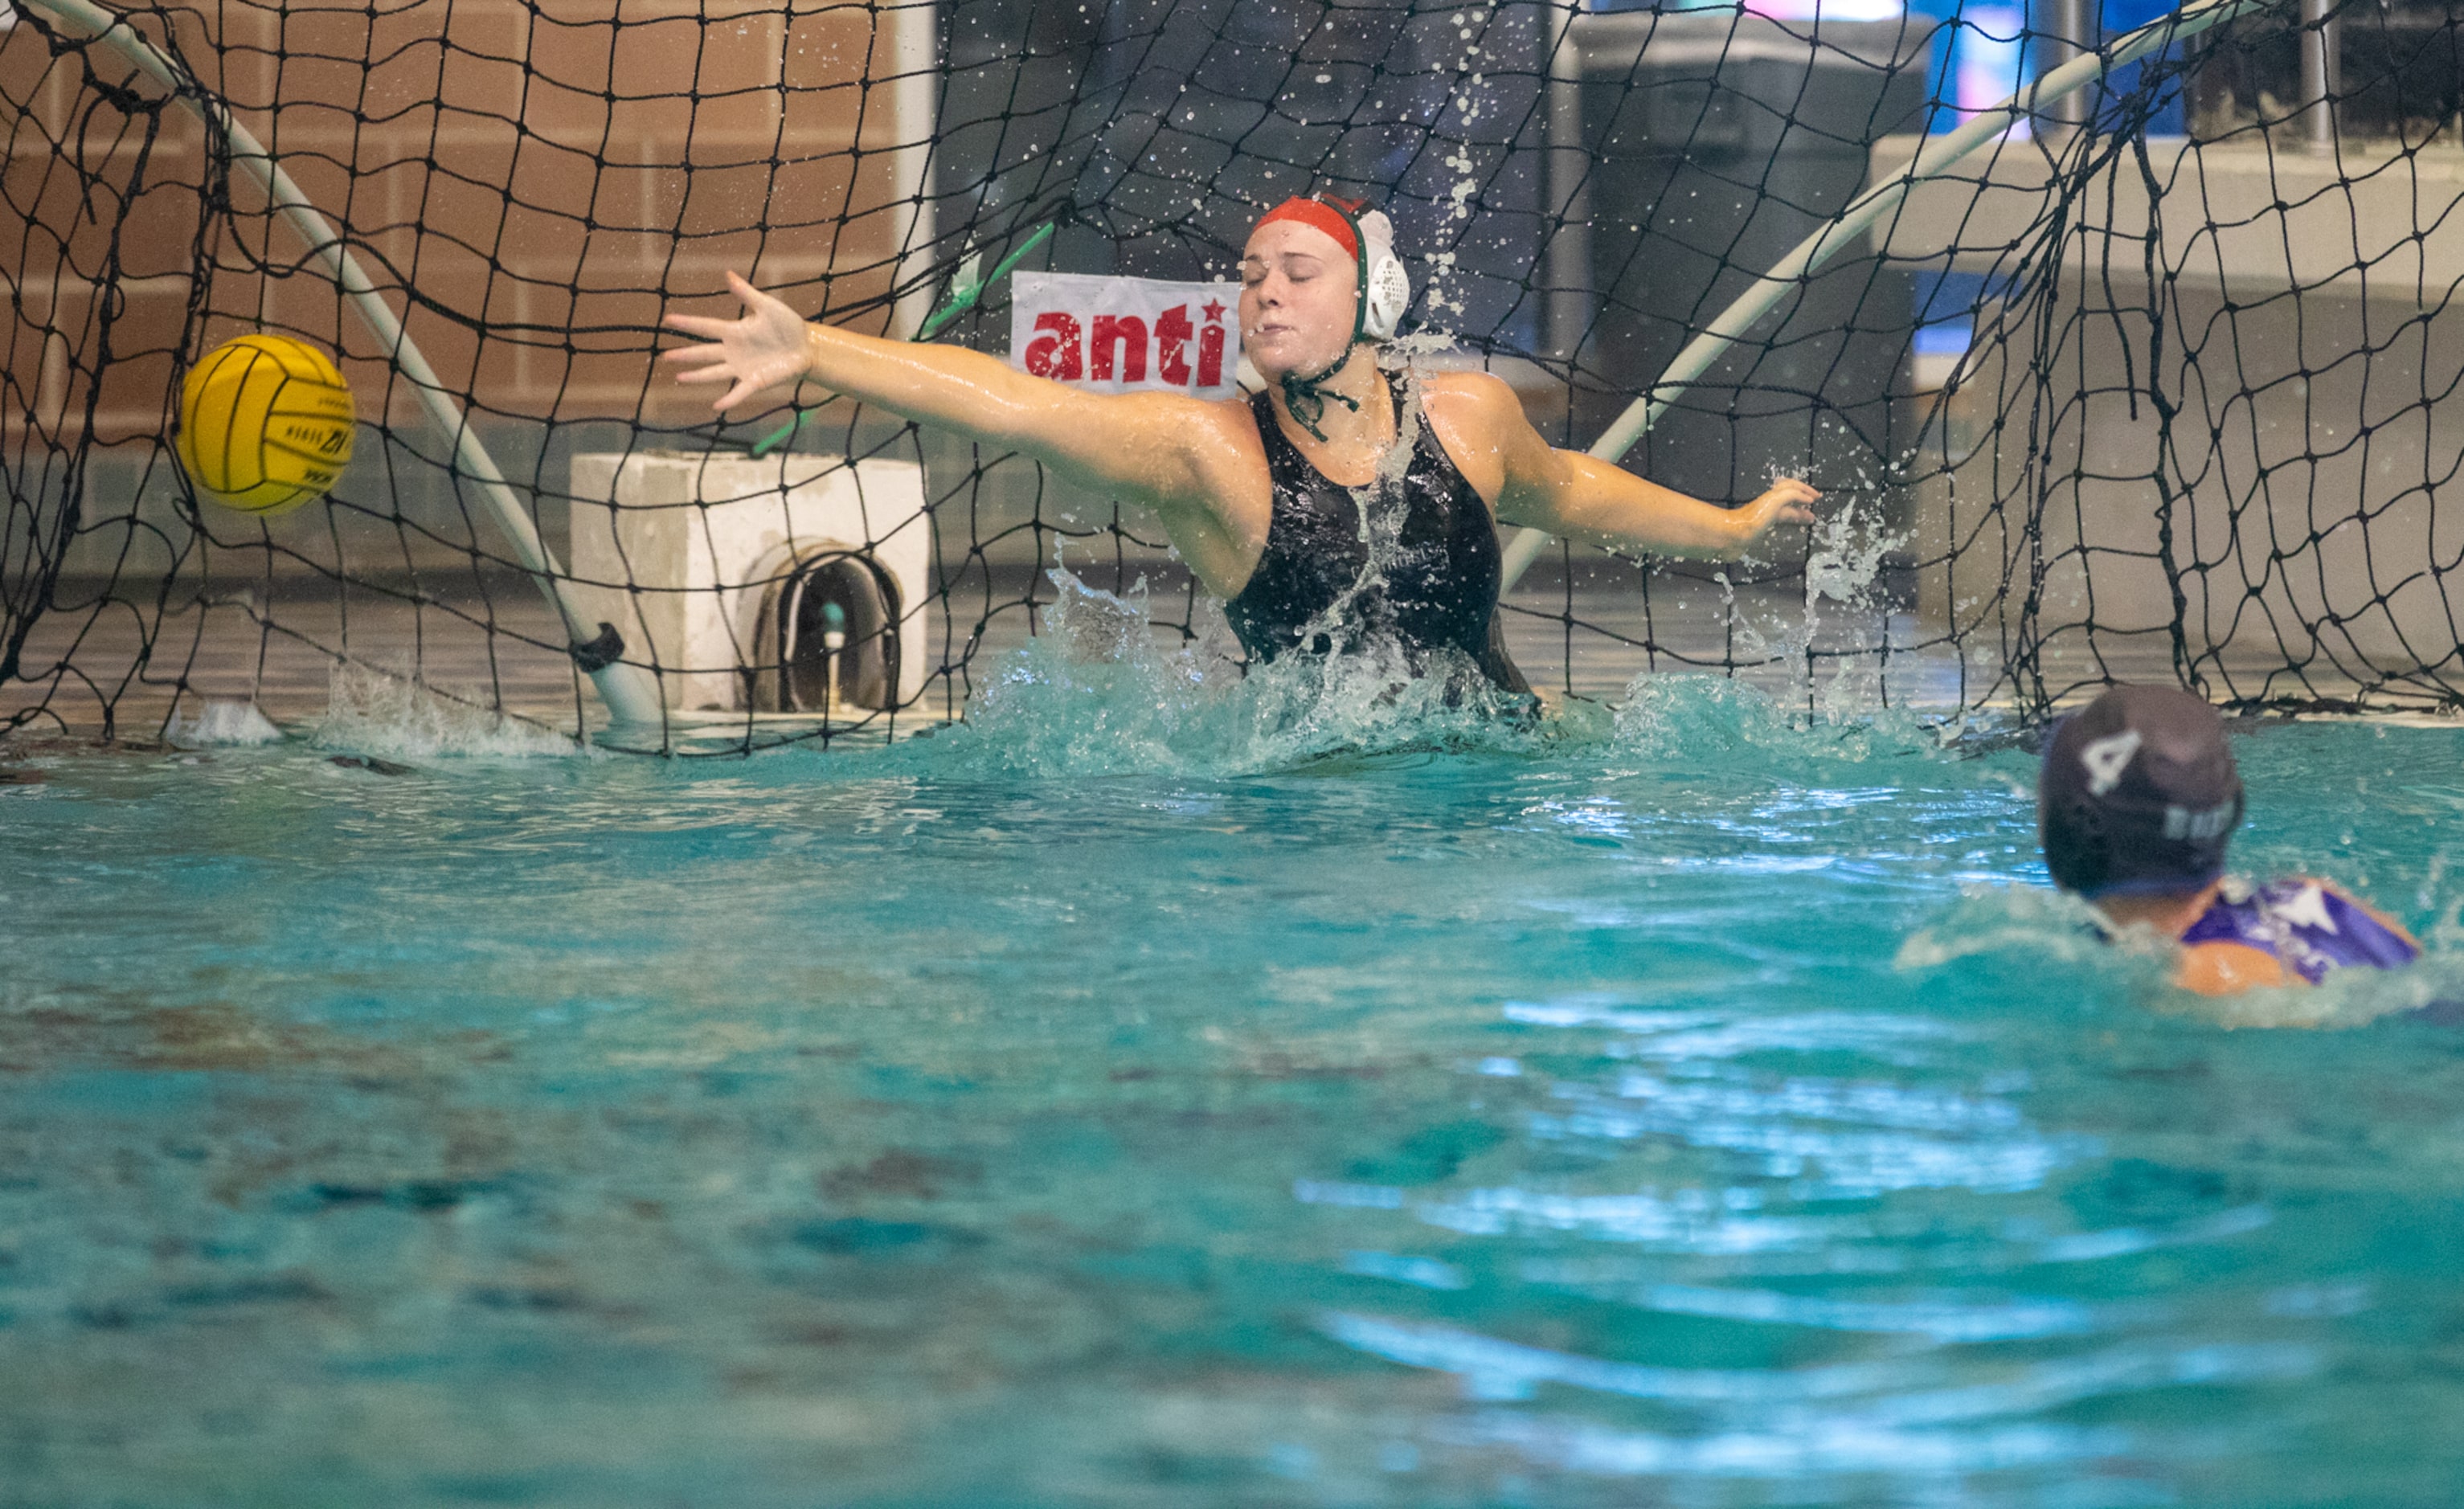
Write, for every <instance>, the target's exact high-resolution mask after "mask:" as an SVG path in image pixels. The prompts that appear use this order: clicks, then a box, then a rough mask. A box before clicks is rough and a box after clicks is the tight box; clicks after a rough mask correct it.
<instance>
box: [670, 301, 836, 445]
mask: <svg viewBox="0 0 2464 1509" xmlns="http://www.w3.org/2000/svg"><path fill="white" fill-rule="evenodd" d="M727 286H728V288H729V289H730V290H731V291H733V292H734V293H735V295H736V296H737V298H740V299H742V300H743V301H744V317H743V318H741V319H713V318H711V317H708V316H706V315H670V316H669V317H667V319H666V320H665V321H664V323H665V324H666V325H667V326H668V327H669V328H670V329H671V330H681V331H683V332H684V333H685V334H686V335H689V336H698V337H700V338H701V339H702V340H704V341H705V342H707V344H703V345H693V346H678V347H677V348H676V349H675V350H673V351H671V352H669V353H667V355H666V356H665V358H664V359H663V360H665V361H669V362H671V363H672V364H673V365H675V366H677V367H680V368H682V369H683V370H681V371H679V372H677V374H676V381H677V382H679V383H727V384H729V386H728V389H727V391H726V393H724V394H723V395H721V396H720V397H719V398H718V399H717V400H716V401H715V403H713V404H712V405H710V406H711V407H712V409H714V410H715V411H717V412H720V413H724V412H726V411H727V410H728V409H731V408H734V407H735V406H736V405H738V404H740V403H742V402H743V401H744V400H746V399H748V398H751V397H753V396H754V395H755V394H757V393H759V392H761V391H762V390H764V389H765V388H774V387H779V386H781V385H784V384H788V383H794V382H795V381H796V380H797V379H799V378H801V377H803V375H804V373H805V372H806V370H807V369H808V367H809V364H810V362H811V348H810V346H809V345H808V343H807V340H806V337H807V333H808V332H807V329H806V327H805V324H804V321H803V317H802V316H800V315H798V314H797V313H796V312H795V311H794V310H792V309H790V308H788V307H787V306H786V305H785V304H784V303H782V302H781V301H780V300H778V299H776V298H773V297H771V296H770V295H767V294H765V293H763V292H761V290H759V289H758V288H755V287H754V286H753V285H752V284H750V283H748V282H746V281H745V280H744V279H742V278H741V277H738V276H737V275H736V274H735V273H728V274H727Z"/></svg>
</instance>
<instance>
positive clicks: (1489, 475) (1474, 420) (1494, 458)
mask: <svg viewBox="0 0 2464 1509" xmlns="http://www.w3.org/2000/svg"><path fill="white" fill-rule="evenodd" d="M1419 384H1420V410H1421V412H1422V413H1424V414H1426V415H1427V416H1428V420H1429V432H1430V433H1431V434H1432V435H1434V436H1435V437H1436V438H1437V442H1438V445H1439V447H1440V448H1441V449H1443V450H1444V452H1445V456H1446V459H1447V460H1448V461H1450V462H1452V463H1453V464H1454V468H1455V470H1457V471H1459V472H1461V473H1462V474H1463V480H1464V481H1466V482H1468V483H1470V484H1471V488H1472V491H1473V492H1477V493H1479V494H1480V496H1481V499H1482V501H1484V502H1487V503H1491V504H1494V502H1495V501H1496V498H1497V494H1498V492H1499V491H1500V490H1501V489H1503V488H1504V486H1505V484H1506V462H1505V454H1506V449H1507V446H1508V444H1509V443H1510V442H1511V441H1512V439H1513V436H1514V431H1515V426H1528V423H1529V422H1528V421H1526V420H1525V418H1524V417H1523V401H1522V400H1521V399H1519V398H1516V397H1515V396H1514V389H1512V388H1510V387H1508V386H1507V384H1506V380H1505V379H1503V378H1500V377H1497V376H1495V375H1494V374H1491V373H1487V372H1427V373H1423V374H1421V375H1420V377H1419Z"/></svg>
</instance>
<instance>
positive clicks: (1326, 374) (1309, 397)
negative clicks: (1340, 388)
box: [1284, 345, 1360, 445]
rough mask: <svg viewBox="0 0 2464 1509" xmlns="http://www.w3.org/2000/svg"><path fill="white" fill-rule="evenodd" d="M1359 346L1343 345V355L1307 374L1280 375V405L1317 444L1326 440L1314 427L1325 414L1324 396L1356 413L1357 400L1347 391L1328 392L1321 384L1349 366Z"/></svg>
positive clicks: (1330, 380)
mask: <svg viewBox="0 0 2464 1509" xmlns="http://www.w3.org/2000/svg"><path fill="white" fill-rule="evenodd" d="M1359 349H1360V348H1359V347H1358V346H1357V345H1347V346H1345V347H1344V348H1343V355H1341V356H1339V357H1337V358H1335V359H1334V365H1332V366H1331V367H1328V368H1327V369H1326V370H1325V371H1323V372H1319V373H1315V374H1312V375H1311V376H1309V377H1303V376H1302V375H1301V374H1299V373H1297V372H1287V373H1285V374H1284V407H1285V408H1286V409H1287V410H1289V411H1290V413H1291V416H1292V423H1294V424H1296V425H1298V426H1301V428H1303V429H1306V430H1308V431H1309V433H1310V434H1312V435H1315V436H1316V437H1317V439H1318V443H1319V444H1321V445H1323V444H1325V442H1326V431H1325V430H1323V429H1320V428H1318V421H1319V420H1321V419H1324V418H1325V417H1326V401H1327V400H1328V399H1332V400H1334V401H1335V402H1336V403H1338V404H1340V405H1343V406H1344V407H1346V408H1348V409H1350V410H1352V411H1353V413H1355V414H1357V413H1359V412H1360V400H1358V399H1356V398H1353V396H1352V395H1351V394H1349V393H1330V392H1328V391H1327V390H1326V389H1325V387H1323V386H1322V385H1321V384H1323V383H1331V382H1332V381H1334V378H1335V375H1336V374H1337V373H1339V372H1341V371H1342V370H1343V369H1344V368H1345V367H1348V366H1350V365H1352V354H1353V352H1355V351H1357V350H1359Z"/></svg>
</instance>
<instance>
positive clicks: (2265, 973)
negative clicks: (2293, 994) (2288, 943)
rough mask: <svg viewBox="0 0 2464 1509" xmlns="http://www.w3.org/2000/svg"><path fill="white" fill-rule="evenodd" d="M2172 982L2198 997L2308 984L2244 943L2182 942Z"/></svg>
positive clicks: (2264, 953)
mask: <svg viewBox="0 0 2464 1509" xmlns="http://www.w3.org/2000/svg"><path fill="white" fill-rule="evenodd" d="M2173 983H2174V984H2176V985H2178V986H2180V987H2181V988H2182V989H2184V990H2186V991H2190V992H2192V993H2194V994H2197V995H2240V994H2241V993H2242V992H2244V991H2248V990H2261V989H2265V988H2268V987H2271V986H2277V985H2302V984H2307V983H2308V982H2307V981H2305V980H2303V979H2302V978H2301V976H2300V975H2299V974H2296V973H2293V972H2292V971H2290V970H2288V969H2286V968H2285V967H2284V961H2283V960H2281V959H2278V958H2277V956H2276V955H2275V954H2273V953H2270V952H2268V951H2266V950H2265V949H2255V948H2253V947H2251V946H2250V945H2249V944H2247V943H2186V944H2184V945H2182V961H2181V963H2180V964H2179V965H2178V966H2177V967H2176V968H2175V969H2174V971H2173Z"/></svg>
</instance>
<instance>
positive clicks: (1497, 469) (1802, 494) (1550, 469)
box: [1428, 372, 1822, 560]
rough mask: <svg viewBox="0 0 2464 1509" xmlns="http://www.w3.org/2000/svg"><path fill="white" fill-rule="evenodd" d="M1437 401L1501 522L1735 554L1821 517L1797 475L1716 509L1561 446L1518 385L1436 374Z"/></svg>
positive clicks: (1652, 548)
mask: <svg viewBox="0 0 2464 1509" xmlns="http://www.w3.org/2000/svg"><path fill="white" fill-rule="evenodd" d="M1428 400H1429V413H1430V417H1431V418H1432V419H1433V420H1435V421H1437V422H1438V423H1439V425H1441V426H1443V427H1444V428H1445V429H1447V430H1451V431H1453V432H1454V433H1453V434H1450V435H1449V436H1448V437H1447V438H1448V439H1449V440H1454V439H1458V438H1460V439H1461V440H1462V441H1463V446H1461V447H1460V448H1457V447H1453V446H1450V447H1449V449H1450V450H1453V451H1454V452H1455V454H1457V455H1458V456H1460V457H1462V458H1463V460H1464V461H1465V462H1466V463H1468V464H1467V465H1466V466H1465V468H1464V470H1465V473H1466V475H1467V477H1468V479H1469V480H1470V481H1471V483H1472V484H1473V486H1474V487H1475V488H1478V489H1479V490H1480V491H1481V492H1485V493H1487V494H1489V496H1490V497H1491V500H1492V503H1493V505H1494V507H1495V508H1496V510H1497V516H1498V518H1499V519H1500V520H1502V521H1504V522H1506V523H1508V524H1529V525H1531V526H1532V527H1534V528H1537V529H1542V530H1546V531H1548V532H1549V533H1550V534H1551V535H1557V536H1563V537H1565V538H1569V539H1579V540H1582V541H1584V542H1585V543H1587V544H1593V545H1604V546H1607V547H1609V548H1610V549H1613V550H1630V551H1645V552H1649V553H1650V554H1652V555H1656V556H1689V557H1696V558H1709V559H1714V560H1732V559H1735V558H1737V557H1739V556H1742V555H1744V554H1745V553H1746V552H1748V551H1749V550H1750V549H1752V548H1753V547H1754V546H1755V545H1757V544H1759V543H1761V542H1762V540H1763V537H1764V536H1767V535H1769V534H1770V533H1771V531H1772V530H1773V529H1774V528H1776V527H1778V526H1779V525H1782V524H1811V523H1813V522H1814V514H1812V513H1811V512H1809V511H1808V510H1807V508H1806V505H1807V504H1809V503H1812V502H1813V501H1815V499H1816V498H1819V497H1820V496H1822V494H1821V493H1819V492H1815V490H1814V489H1813V488H1812V487H1810V486H1808V485H1807V484H1806V483H1804V482H1802V481H1800V480H1798V479H1797V478H1794V477H1788V478H1784V479H1782V480H1781V481H1779V482H1776V483H1774V484H1772V486H1771V489H1770V490H1769V491H1768V492H1764V493H1763V494H1762V495H1761V496H1760V497H1757V498H1755V499H1754V500H1753V501H1752V502H1750V503H1748V504H1747V505H1745V506H1744V507H1743V508H1734V509H1729V508H1717V507H1714V506H1713V505H1711V504H1708V503H1705V502H1703V501H1701V500H1700V499H1697V498H1690V497H1687V496H1686V495H1685V494H1684V493H1683V492H1676V491H1674V490H1672V489H1669V488H1664V487H1661V485H1660V484H1659V483H1657V482H1646V481H1644V480H1643V479H1642V478H1640V477H1639V476H1636V475H1635V474H1634V473H1633V472H1631V471H1628V470H1625V469H1624V468H1622V467H1617V466H1612V465H1610V464H1609V463H1608V462H1605V461H1602V460H1599V459H1598V458H1597V457H1595V456H1587V455H1584V454H1582V453H1581V452H1579V451H1572V450H1559V449H1557V448H1554V447H1552V446H1551V445H1550V444H1549V443H1548V442H1547V441H1545V440H1543V439H1541V438H1540V432H1539V431H1538V430H1535V429H1533V428H1532V427H1531V423H1530V421H1529V420H1527V419H1525V418H1524V417H1523V405H1522V404H1521V403H1520V402H1519V401H1518V400H1517V399H1516V398H1515V396H1514V392H1513V390H1512V389H1511V388H1509V387H1507V385H1506V384H1505V383H1503V382H1501V381H1500V380H1498V379H1497V378H1495V377H1491V376H1489V375H1488V374H1486V373H1479V372H1467V373H1450V374H1447V375H1446V376H1444V377H1442V378H1434V379H1431V380H1430V386H1429V393H1428ZM1478 472H1485V473H1487V474H1486V475H1485V476H1483V475H1479V474H1475V473H1478Z"/></svg>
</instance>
